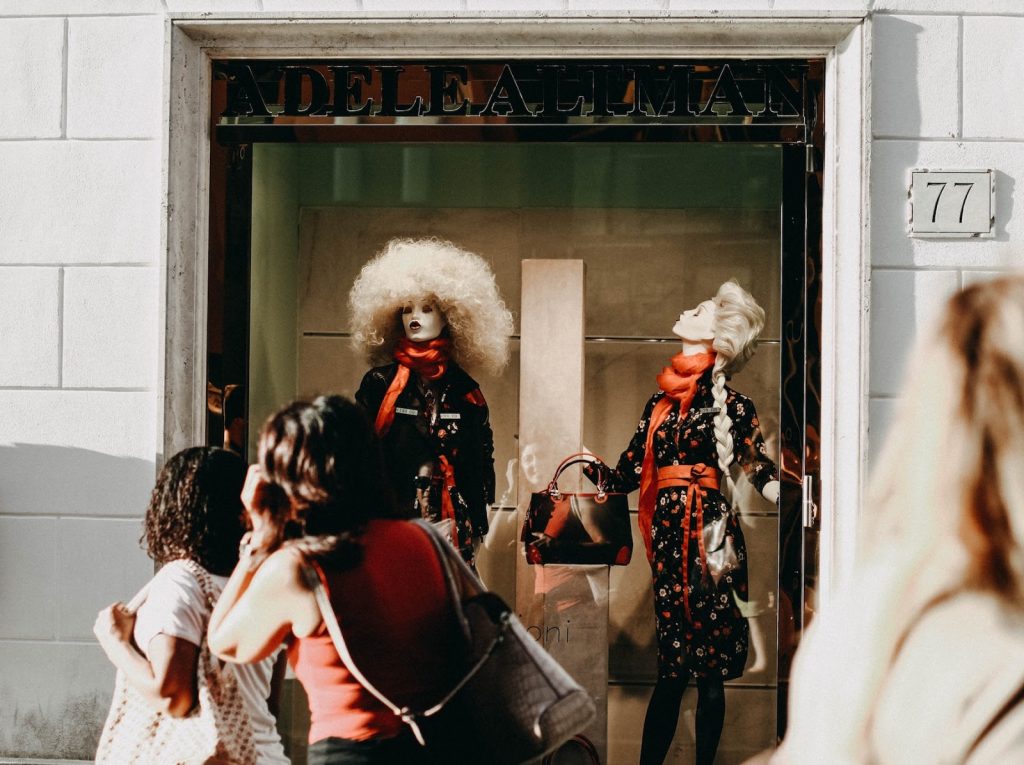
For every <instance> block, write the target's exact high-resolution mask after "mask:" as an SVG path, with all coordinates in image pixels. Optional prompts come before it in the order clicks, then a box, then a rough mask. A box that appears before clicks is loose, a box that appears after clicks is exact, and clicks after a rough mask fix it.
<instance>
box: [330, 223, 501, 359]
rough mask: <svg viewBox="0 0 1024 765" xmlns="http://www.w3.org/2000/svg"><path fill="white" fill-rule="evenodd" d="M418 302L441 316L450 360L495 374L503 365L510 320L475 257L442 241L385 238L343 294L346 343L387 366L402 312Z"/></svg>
mask: <svg viewBox="0 0 1024 765" xmlns="http://www.w3.org/2000/svg"><path fill="white" fill-rule="evenodd" d="M417 300H427V301H430V302H432V303H434V304H435V305H436V306H437V308H438V309H439V310H440V311H441V313H442V314H444V317H445V320H446V321H447V323H448V327H447V331H448V334H449V336H450V337H451V340H452V358H453V359H454V360H455V361H456V362H457V363H458V364H459V365H460V366H463V367H466V368H468V369H475V368H478V367H479V368H483V369H485V370H487V371H488V372H491V373H492V374H499V373H500V372H501V370H502V369H504V367H505V364H506V363H507V362H508V353H509V351H508V346H509V336H510V335H511V334H512V331H513V324H512V314H511V313H510V312H509V310H508V309H507V308H506V307H505V302H504V301H503V300H502V299H501V295H500V294H499V293H498V286H497V284H496V283H495V280H494V273H493V272H492V271H491V267H490V266H489V265H488V264H487V262H486V261H485V260H484V259H483V258H481V257H480V256H479V255H474V254H473V253H471V252H467V251H466V250H463V249H460V248H459V247H457V246H456V245H454V244H452V243H451V242H447V241H444V240H441V239H435V238H429V239H392V240H391V241H390V242H388V243H387V245H386V246H385V247H384V249H383V250H381V251H380V252H379V253H378V254H377V255H375V256H374V257H373V259H372V260H370V261H369V262H368V263H367V264H366V265H365V266H363V269H362V270H361V271H360V272H359V276H358V277H357V278H356V281H355V284H353V285H352V289H351V291H350V292H349V295H348V305H349V312H350V315H351V326H352V342H353V344H354V345H355V346H356V348H357V349H358V350H359V352H360V353H361V354H362V355H363V356H364V357H365V359H366V361H367V362H368V363H371V364H385V363H387V362H389V361H391V352H392V350H393V349H394V347H395V345H396V344H397V342H398V339H399V338H400V337H402V335H403V334H404V330H403V328H402V321H401V315H400V313H401V310H402V308H403V307H404V306H406V305H408V304H410V303H413V302H415V301H417Z"/></svg>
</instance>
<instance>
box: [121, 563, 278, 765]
mask: <svg viewBox="0 0 1024 765" xmlns="http://www.w3.org/2000/svg"><path fill="white" fill-rule="evenodd" d="M210 580H211V581H212V582H213V587H214V592H215V594H216V595H218V596H219V595H220V593H221V591H222V590H223V589H224V585H225V584H227V581H228V580H227V577H223V576H215V575H214V574H210ZM209 616H210V612H209V608H208V607H207V605H206V599H205V598H204V597H203V591H202V590H201V589H200V587H199V582H198V581H197V580H196V578H195V576H194V575H193V574H192V572H191V571H189V569H188V566H187V565H186V564H185V561H180V560H179V561H172V562H170V563H168V564H167V565H165V566H164V567H163V568H161V569H160V571H159V572H158V573H157V575H156V576H155V577H153V581H152V582H150V584H149V591H148V593H147V595H146V600H145V602H144V603H143V604H142V606H141V607H140V608H139V610H138V612H137V613H136V617H135V633H134V635H135V643H136V645H138V646H139V648H141V649H142V652H143V653H146V654H147V658H148V651H149V642H150V641H151V640H152V639H153V638H154V637H156V636H157V635H167V636H169V637H175V638H180V639H182V640H187V641H188V642H190V643H192V644H193V645H196V646H200V645H202V642H203V640H204V639H205V638H206V635H205V630H204V627H205V625H206V620H207V619H208V618H209ZM276 658H277V653H275V654H274V655H273V656H270V657H268V658H266V659H264V660H263V661H261V662H258V663H256V664H234V665H230V666H231V667H232V668H233V670H234V672H235V677H236V678H237V679H238V689H239V691H240V693H241V695H242V700H243V701H244V702H245V706H246V708H247V709H248V710H249V719H250V721H251V723H252V730H253V735H254V738H255V743H256V751H257V754H258V757H259V760H258V761H259V765H289V763H288V758H287V757H285V755H284V749H283V748H282V747H281V738H280V736H279V735H278V733H277V726H276V723H275V721H274V716H273V715H272V714H270V710H269V709H268V708H267V698H268V697H269V696H270V676H271V674H272V672H273V667H274V661H275V660H276Z"/></svg>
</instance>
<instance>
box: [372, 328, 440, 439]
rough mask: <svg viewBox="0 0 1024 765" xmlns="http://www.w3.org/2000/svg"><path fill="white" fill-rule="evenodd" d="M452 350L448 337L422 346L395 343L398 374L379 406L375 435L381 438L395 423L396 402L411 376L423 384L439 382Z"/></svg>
mask: <svg viewBox="0 0 1024 765" xmlns="http://www.w3.org/2000/svg"><path fill="white" fill-rule="evenodd" d="M451 349H452V341H451V340H449V339H448V338H447V337H436V338H434V339H433V340H428V341H427V342H425V343H414V342H413V341H412V340H410V339H409V338H407V337H403V338H401V339H400V340H399V341H398V345H396V346H395V350H394V353H393V354H392V355H393V356H394V358H395V361H397V362H398V371H397V372H395V379H394V380H392V381H391V385H390V386H389V387H388V390H387V393H385V394H384V399H383V400H382V401H381V402H380V409H378V410H377V419H376V420H375V421H374V428H375V429H376V430H377V434H378V435H381V436H383V435H384V434H385V433H387V432H388V430H390V429H391V423H392V422H394V420H395V402H397V401H398V396H399V395H400V394H401V393H402V391H403V390H405V386H406V385H408V384H409V374H410V372H415V373H416V374H418V375H420V377H423V378H424V379H426V380H439V379H440V378H442V377H444V373H445V372H447V371H448V358H449V356H450V354H451Z"/></svg>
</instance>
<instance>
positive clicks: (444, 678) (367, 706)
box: [288, 520, 457, 743]
mask: <svg viewBox="0 0 1024 765" xmlns="http://www.w3.org/2000/svg"><path fill="white" fill-rule="evenodd" d="M361 541H362V544H363V551H364V554H363V560H362V562H361V563H360V564H359V565H358V566H357V567H356V568H354V569H351V570H349V571H341V572H338V571H331V570H329V569H327V570H325V571H323V572H322V578H324V579H325V580H326V586H327V591H328V594H329V596H330V600H331V605H332V606H334V612H335V614H336V615H337V617H338V623H339V625H340V626H341V631H342V634H343V635H344V636H345V642H346V644H347V645H348V648H349V652H350V653H351V654H352V658H353V660H354V661H355V664H356V666H357V667H359V670H360V671H361V672H362V673H363V674H364V675H365V676H366V678H367V679H368V680H369V681H370V682H372V683H373V684H374V686H376V687H377V689H378V690H380V691H381V692H382V693H383V694H384V695H385V696H387V697H388V698H389V699H390V700H391V701H393V702H394V703H396V704H398V706H409V707H411V708H413V709H417V708H423V707H426V706H429V705H430V704H432V703H434V702H436V701H437V700H438V699H439V698H440V697H441V695H442V694H443V693H444V692H445V691H447V690H448V688H449V687H450V686H451V685H452V684H453V683H454V681H455V679H456V676H455V673H454V670H453V667H454V664H455V662H454V655H453V647H454V646H455V645H457V641H456V640H455V636H456V625H455V621H454V618H453V614H452V610H451V606H450V604H449V602H448V591H447V589H446V587H445V582H444V577H443V574H442V572H441V564H440V562H439V561H438V559H437V553H436V552H435V550H434V547H433V542H431V541H430V539H429V538H428V537H427V535H426V533H425V532H424V531H423V530H422V529H420V528H417V527H416V525H415V524H412V523H409V522H408V521H392V520H376V521H370V523H369V524H368V526H367V529H366V533H365V534H364V535H363V537H362V540H361ZM288 659H289V661H290V662H291V665H292V668H293V669H294V671H295V676H296V677H297V678H298V679H299V682H301V683H302V687H303V688H304V689H305V691H306V695H307V696H308V697H309V712H310V728H309V741H310V743H313V742H315V741H320V740H321V739H325V738H328V737H330V736H336V737H338V738H347V739H353V740H357V741H358V740H365V739H369V738H386V737H391V736H397V735H398V734H400V733H402V732H403V729H404V728H405V725H404V723H402V721H401V720H400V719H399V718H398V717H397V716H396V715H395V714H394V713H392V712H391V711H390V710H389V709H388V708H387V707H385V706H384V705H383V704H381V703H380V702H379V701H377V699H376V698H374V697H373V696H372V695H371V694H370V693H369V691H367V690H366V689H365V688H363V687H362V686H361V685H360V684H359V683H358V682H357V681H356V679H355V678H354V677H353V676H352V674H351V673H350V672H349V671H348V669H346V668H345V665H344V664H343V663H342V661H341V658H340V657H339V656H338V652H337V651H336V650H335V648H334V644H333V643H332V642H331V637H330V635H328V634H327V628H326V627H324V626H323V625H321V626H320V629H319V630H317V631H316V632H315V633H314V634H313V635H311V636H309V637H307V638H299V639H296V640H295V641H294V642H293V644H292V645H291V646H290V647H289V649H288Z"/></svg>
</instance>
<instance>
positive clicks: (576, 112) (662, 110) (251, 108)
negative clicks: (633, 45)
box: [215, 61, 805, 121]
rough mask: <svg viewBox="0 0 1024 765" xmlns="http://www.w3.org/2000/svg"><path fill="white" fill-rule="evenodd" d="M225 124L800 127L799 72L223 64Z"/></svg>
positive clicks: (697, 67)
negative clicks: (250, 120) (460, 120)
mask: <svg viewBox="0 0 1024 765" xmlns="http://www.w3.org/2000/svg"><path fill="white" fill-rule="evenodd" d="M215 73H216V75H217V76H218V77H221V78H223V79H226V80H227V81H228V98H227V108H226V109H224V111H223V112H222V113H221V117H222V118H237V117H243V118H246V117H255V118H274V117H290V118H311V119H312V118H324V117H327V118H352V117H354V118H374V117H384V118H394V117H403V118H408V117H414V118H415V117H428V118H436V117H456V118H457V117H484V118H489V117H490V118H493V117H498V118H501V117H504V118H522V119H527V120H529V119H551V118H557V119H562V118H566V117H578V116H579V117H631V116H638V117H648V118H650V117H661V118H670V119H671V118H689V119H694V118H696V119H697V120H707V121H715V120H721V119H723V118H732V119H735V118H768V119H772V118H790V119H793V120H795V121H802V120H803V118H804V101H805V99H804V93H803V90H804V81H803V72H802V70H800V69H798V68H797V67H793V66H788V67H786V68H783V66H781V65H775V64H766V63H750V62H743V61H738V62H732V63H692V62H686V63H680V62H673V63H652V62H644V63H636V64H601V63H573V64H565V63H548V62H513V63H494V62H474V63H467V64H439V63H423V64H414V63H410V62H403V63H401V64H369V63H362V62H359V63H353V62H340V61H334V62H316V63H312V64H295V63H288V62H282V63H276V62H273V61H251V62H245V61H222V62H217V63H216V65H215Z"/></svg>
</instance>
